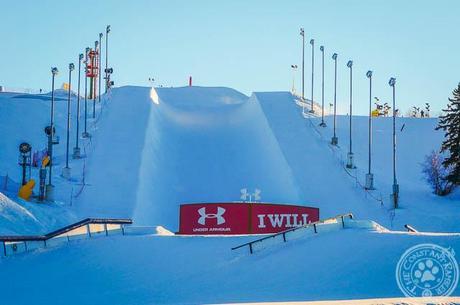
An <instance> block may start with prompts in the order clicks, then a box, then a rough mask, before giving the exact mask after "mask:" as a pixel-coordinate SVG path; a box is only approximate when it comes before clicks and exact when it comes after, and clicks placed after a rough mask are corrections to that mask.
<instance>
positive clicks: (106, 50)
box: [105, 25, 110, 93]
mask: <svg viewBox="0 0 460 305" xmlns="http://www.w3.org/2000/svg"><path fill="white" fill-rule="evenodd" d="M109 33H110V25H108V26H107V27H106V28H105V93H107V90H108V89H109V72H108V70H107V69H108V67H109Z"/></svg>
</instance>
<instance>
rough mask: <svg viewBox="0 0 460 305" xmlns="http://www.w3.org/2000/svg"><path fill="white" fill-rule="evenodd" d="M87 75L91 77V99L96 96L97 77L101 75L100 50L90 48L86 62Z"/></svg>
mask: <svg viewBox="0 0 460 305" xmlns="http://www.w3.org/2000/svg"><path fill="white" fill-rule="evenodd" d="M86 76H87V77H88V78H89V99H94V98H96V95H97V93H96V92H97V78H98V77H99V51H98V50H97V49H94V50H93V49H90V51H89V52H88V61H87V62H86Z"/></svg>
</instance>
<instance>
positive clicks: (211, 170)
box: [80, 87, 303, 230]
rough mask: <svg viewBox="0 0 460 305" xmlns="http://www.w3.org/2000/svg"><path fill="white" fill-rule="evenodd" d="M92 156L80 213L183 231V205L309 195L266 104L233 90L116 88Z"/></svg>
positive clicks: (283, 199)
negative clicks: (252, 194) (244, 192)
mask: <svg viewBox="0 0 460 305" xmlns="http://www.w3.org/2000/svg"><path fill="white" fill-rule="evenodd" d="M93 141H94V148H93V152H91V154H92V155H91V156H89V163H88V175H87V183H88V186H87V187H86V189H85V191H84V194H83V195H82V196H81V197H82V198H81V200H80V201H81V203H80V205H81V206H82V208H81V212H82V213H84V214H86V215H88V214H90V215H92V216H97V215H104V214H105V213H110V214H111V215H112V216H113V215H116V216H117V217H130V216H133V219H134V221H135V223H136V224H138V225H141V224H149V225H151V224H156V225H163V226H166V227H168V228H170V229H172V230H174V229H176V228H178V212H179V205H180V204H181V203H190V202H225V201H235V200H239V198H240V189H241V188H248V189H250V190H254V189H255V188H259V189H261V190H262V198H263V200H264V201H271V202H286V203H302V202H303V196H302V194H301V190H300V188H299V187H298V184H297V183H296V181H295V178H294V176H293V173H292V171H291V168H290V166H289V165H288V163H287V162H286V159H285V158H284V154H283V153H282V151H281V149H280V147H279V145H278V142H277V139H276V138H275V137H274V136H273V133H272V132H271V129H270V127H269V126H268V122H267V120H266V118H265V116H264V112H263V111H262V109H261V108H260V105H259V104H258V103H256V102H254V101H253V100H252V99H249V98H248V97H247V96H245V95H243V94H241V93H240V92H238V91H235V90H233V89H229V88H205V87H183V88H155V89H151V88H142V87H122V88H118V89H115V90H114V91H113V94H112V99H111V101H110V103H109V104H108V106H107V111H106V112H105V114H104V115H103V116H102V119H101V123H100V126H99V129H98V130H97V131H96V135H95V137H94V140H93Z"/></svg>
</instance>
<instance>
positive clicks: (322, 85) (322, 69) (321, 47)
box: [319, 46, 326, 127]
mask: <svg viewBox="0 0 460 305" xmlns="http://www.w3.org/2000/svg"><path fill="white" fill-rule="evenodd" d="M319 50H320V51H321V123H320V124H319V126H321V127H326V123H325V122H324V46H320V47H319Z"/></svg>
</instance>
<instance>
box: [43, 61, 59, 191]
mask: <svg viewBox="0 0 460 305" xmlns="http://www.w3.org/2000/svg"><path fill="white" fill-rule="evenodd" d="M58 73H59V70H58V68H56V67H54V68H51V75H52V78H51V115H50V116H51V118H50V126H49V129H48V130H49V133H47V135H48V157H49V167H50V172H49V177H48V185H47V186H46V198H48V200H53V188H54V187H53V184H52V176H53V175H52V173H53V140H54V133H55V128H54V82H55V78H56V75H57V74H58ZM45 130H46V129H45Z"/></svg>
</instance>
